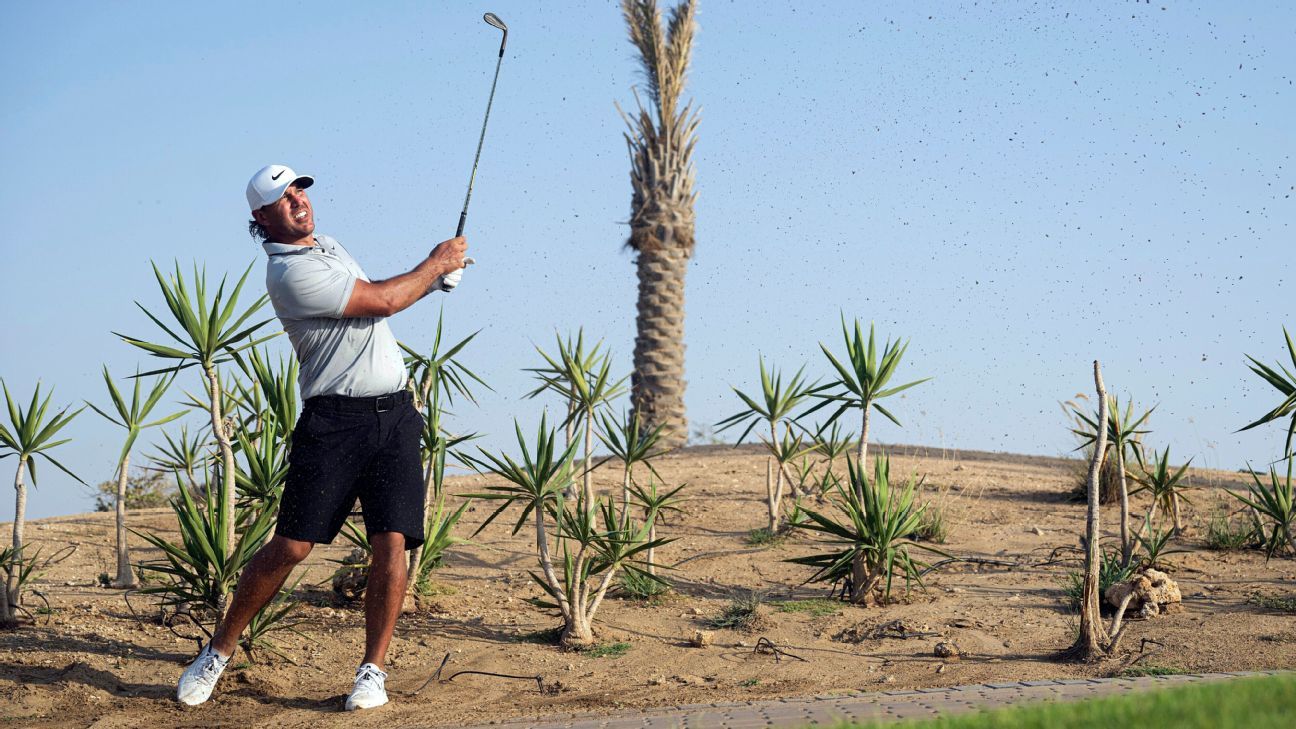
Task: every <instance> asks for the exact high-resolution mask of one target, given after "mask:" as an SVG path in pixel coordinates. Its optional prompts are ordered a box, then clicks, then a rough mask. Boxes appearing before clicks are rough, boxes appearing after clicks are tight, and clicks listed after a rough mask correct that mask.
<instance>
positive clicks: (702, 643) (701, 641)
mask: <svg viewBox="0 0 1296 729" xmlns="http://www.w3.org/2000/svg"><path fill="white" fill-rule="evenodd" d="M689 645H691V646H693V647H694V648H706V647H707V646H709V645H711V631H709V630H695V631H693V635H692V636H691V637H690V638H689Z"/></svg>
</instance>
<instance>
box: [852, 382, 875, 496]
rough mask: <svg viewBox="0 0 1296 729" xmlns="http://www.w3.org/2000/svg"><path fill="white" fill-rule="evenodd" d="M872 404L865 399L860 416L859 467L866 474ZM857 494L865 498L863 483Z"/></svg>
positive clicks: (867, 470)
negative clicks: (862, 412)
mask: <svg viewBox="0 0 1296 729" xmlns="http://www.w3.org/2000/svg"><path fill="white" fill-rule="evenodd" d="M872 404H873V403H872V402H870V401H868V400H865V401H864V414H863V416H861V418H860V442H859V467H860V470H861V471H863V472H864V475H865V476H868V474H869V468H868V435H869V432H868V429H869V406H871V405H872ZM855 495H856V496H858V497H860V499H861V500H862V499H863V498H864V485H863V484H860V486H859V488H857V489H855Z"/></svg>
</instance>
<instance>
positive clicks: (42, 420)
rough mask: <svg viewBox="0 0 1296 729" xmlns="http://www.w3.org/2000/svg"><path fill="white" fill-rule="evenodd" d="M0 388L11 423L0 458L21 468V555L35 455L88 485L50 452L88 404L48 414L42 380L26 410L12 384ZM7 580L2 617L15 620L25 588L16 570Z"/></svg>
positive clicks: (17, 504)
mask: <svg viewBox="0 0 1296 729" xmlns="http://www.w3.org/2000/svg"><path fill="white" fill-rule="evenodd" d="M0 388H3V389H4V396H5V405H6V406H7V407H8V409H9V426H5V425H4V424H3V423H0V448H2V449H3V450H4V452H3V453H0V459H4V458H8V457H9V456H18V468H17V469H16V470H15V472H14V522H13V550H14V552H13V553H14V554H15V555H21V554H22V550H23V527H24V526H25V525H26V523H27V487H26V484H24V483H23V475H24V473H25V472H26V471H31V481H32V486H35V485H36V457H37V456H40V457H41V458H44V459H45V460H46V461H49V462H50V463H52V464H54V466H55V467H56V468H58V469H59V470H60V471H62V472H63V473H66V474H67V475H69V476H71V477H72V478H74V479H76V480H77V481H78V482H80V483H81V484H82V485H83V486H84V485H86V482H85V481H82V480H81V477H80V476H77V475H76V474H75V473H72V472H71V471H69V470H68V469H67V468H66V467H64V465H63V464H62V463H59V462H58V461H57V460H55V459H54V457H53V456H51V455H50V453H49V452H50V451H51V450H53V449H54V448H57V447H58V446H60V445H63V444H64V443H67V442H69V441H70V440H71V438H64V439H63V440H54V436H55V435H57V434H58V432H59V431H60V430H62V429H63V428H64V427H66V426H67V424H68V423H70V422H72V419H73V418H75V417H76V416H77V415H79V414H80V413H81V411H82V410H84V409H85V408H84V407H81V408H79V409H77V410H74V411H72V412H71V413H69V412H68V408H67V407H65V408H63V409H62V410H60V411H58V413H56V414H54V415H53V416H52V417H48V418H47V414H48V413H49V404H50V398H52V397H53V396H54V392H53V391H52V390H51V391H50V392H49V393H48V394H46V395H45V399H44V400H42V399H41V396H40V394H41V392H40V383H37V384H36V389H35V390H34V391H33V392H32V397H31V403H29V404H28V405H27V409H25V410H24V409H23V407H22V405H21V404H20V403H19V402H18V401H16V400H14V398H13V396H12V395H10V393H9V386H8V385H7V384H5V382H4V380H0ZM69 407H70V406H69ZM11 428H12V430H11ZM6 583H7V584H6V592H8V593H9V594H8V598H7V599H6V600H5V601H4V602H3V604H0V621H2V622H6V623H8V622H13V619H14V612H13V606H15V605H21V604H22V590H21V589H20V586H19V584H18V579H17V577H16V575H15V574H13V573H11V574H10V577H9V579H8V580H7V581H6Z"/></svg>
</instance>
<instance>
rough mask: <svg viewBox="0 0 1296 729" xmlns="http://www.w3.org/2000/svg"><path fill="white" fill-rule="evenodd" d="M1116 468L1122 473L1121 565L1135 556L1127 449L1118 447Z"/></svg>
mask: <svg viewBox="0 0 1296 729" xmlns="http://www.w3.org/2000/svg"><path fill="white" fill-rule="evenodd" d="M1116 470H1117V472H1118V473H1119V474H1120V538H1121V565H1128V564H1129V563H1130V559H1132V558H1133V556H1134V539H1133V537H1131V536H1130V524H1129V519H1130V516H1129V489H1128V488H1126V486H1125V449H1124V448H1122V447H1120V446H1117V448H1116Z"/></svg>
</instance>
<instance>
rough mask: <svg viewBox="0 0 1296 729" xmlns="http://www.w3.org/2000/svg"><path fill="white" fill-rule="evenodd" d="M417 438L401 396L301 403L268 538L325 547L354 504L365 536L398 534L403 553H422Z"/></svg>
mask: <svg viewBox="0 0 1296 729" xmlns="http://www.w3.org/2000/svg"><path fill="white" fill-rule="evenodd" d="M422 433H423V418H422V417H421V416H420V415H419V413H418V411H417V410H415V409H414V405H413V402H412V397H411V395H410V393H409V391H407V390H402V391H400V392H396V393H393V394H391V395H383V396H381V397H344V396H342V395H320V396H317V397H312V398H310V399H308V400H307V401H306V405H305V407H304V408H302V414H301V417H300V418H299V419H298V420H297V427H296V428H295V429H294V430H293V438H292V450H291V451H290V452H289V454H288V475H287V479H286V482H285V484H284V493H283V501H282V503H281V504H280V506H279V525H278V526H277V527H276V528H275V533H276V534H280V535H283V536H285V537H288V538H289V539H299V540H301V541H306V542H316V543H318V544H328V543H330V542H332V541H333V538H334V537H336V536H337V535H338V532H339V531H341V530H342V524H343V522H345V521H346V519H347V517H348V516H350V514H351V510H352V509H353V508H354V507H355V502H356V499H357V498H359V499H360V507H361V509H362V511H363V513H364V523H365V531H366V532H367V533H368V534H370V535H373V534H376V533H378V532H400V533H401V534H404V535H405V547H406V549H413V548H415V547H417V546H419V545H421V544H422V543H423V539H424V535H423V502H424V499H425V489H424V483H423V464H422V462H421V459H420V457H419V443H420V440H421V439H422Z"/></svg>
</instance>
